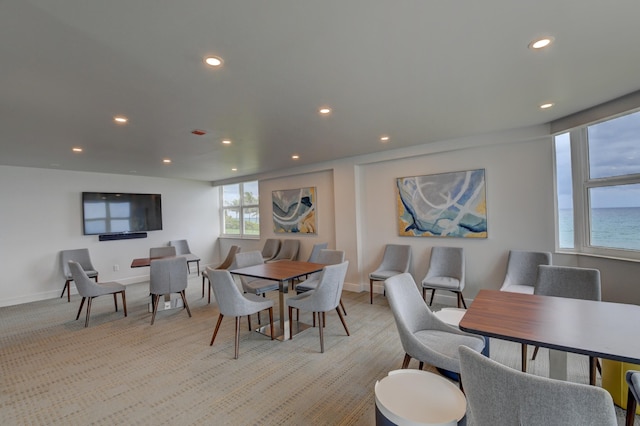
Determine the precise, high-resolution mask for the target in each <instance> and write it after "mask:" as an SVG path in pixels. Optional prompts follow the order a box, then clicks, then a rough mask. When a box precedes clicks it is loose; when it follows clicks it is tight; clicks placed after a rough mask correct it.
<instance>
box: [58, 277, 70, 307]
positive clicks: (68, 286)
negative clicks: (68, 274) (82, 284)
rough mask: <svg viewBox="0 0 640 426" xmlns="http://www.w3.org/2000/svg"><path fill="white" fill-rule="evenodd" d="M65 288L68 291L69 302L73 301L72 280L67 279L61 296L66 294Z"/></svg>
mask: <svg viewBox="0 0 640 426" xmlns="http://www.w3.org/2000/svg"><path fill="white" fill-rule="evenodd" d="M65 290H66V291H67V302H71V280H67V281H65V283H64V287H62V294H61V295H60V298H62V296H64V292H65Z"/></svg>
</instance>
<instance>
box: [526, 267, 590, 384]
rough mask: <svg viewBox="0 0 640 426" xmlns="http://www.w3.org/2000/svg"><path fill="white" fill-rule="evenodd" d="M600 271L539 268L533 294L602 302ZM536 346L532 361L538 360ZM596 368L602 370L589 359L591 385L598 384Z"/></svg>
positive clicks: (572, 268) (574, 268) (573, 268)
mask: <svg viewBox="0 0 640 426" xmlns="http://www.w3.org/2000/svg"><path fill="white" fill-rule="evenodd" d="M600 287H601V286H600V271H599V270H597V269H590V268H576V267H571V266H552V265H540V266H538V280H537V281H536V286H535V287H534V291H533V294H539V295H542V296H554V297H567V298H570V299H584V300H594V301H600V300H602V296H601V289H600ZM537 354H538V347H537V346H536V348H535V350H534V352H533V357H532V359H536V355H537ZM596 368H597V369H598V370H601V367H600V363H599V362H598V359H597V358H595V357H591V356H590V357H589V383H590V384H591V385H595V384H596Z"/></svg>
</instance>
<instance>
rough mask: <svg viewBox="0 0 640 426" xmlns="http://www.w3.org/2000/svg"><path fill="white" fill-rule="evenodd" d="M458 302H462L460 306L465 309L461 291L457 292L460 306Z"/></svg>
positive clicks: (465, 305)
mask: <svg viewBox="0 0 640 426" xmlns="http://www.w3.org/2000/svg"><path fill="white" fill-rule="evenodd" d="M460 302H462V306H463V307H464V308H465V309H467V304H466V303H465V302H464V296H463V295H462V292H458V308H459V307H460Z"/></svg>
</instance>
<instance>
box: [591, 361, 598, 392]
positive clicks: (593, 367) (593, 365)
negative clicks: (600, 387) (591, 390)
mask: <svg viewBox="0 0 640 426" xmlns="http://www.w3.org/2000/svg"><path fill="white" fill-rule="evenodd" d="M597 361H598V358H595V357H592V356H590V357H589V384H590V385H591V386H595V385H596V363H597Z"/></svg>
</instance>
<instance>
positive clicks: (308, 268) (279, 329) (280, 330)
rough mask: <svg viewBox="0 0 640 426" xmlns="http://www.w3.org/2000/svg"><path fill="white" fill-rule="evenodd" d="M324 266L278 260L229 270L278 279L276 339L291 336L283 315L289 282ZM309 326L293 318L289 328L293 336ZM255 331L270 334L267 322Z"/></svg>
mask: <svg viewBox="0 0 640 426" xmlns="http://www.w3.org/2000/svg"><path fill="white" fill-rule="evenodd" d="M325 266H326V265H324V264H322V263H313V262H302V261H296V260H278V261H276V262H271V263H263V264H260V265H254V266H247V267H246V268H239V269H233V270H230V271H229V272H230V273H232V274H234V275H242V276H246V277H254V278H262V279H266V280H273V281H278V283H279V286H278V313H279V315H280V317H279V319H278V320H277V321H275V322H274V326H275V327H274V333H275V334H276V335H275V336H273V337H274V338H276V339H278V340H288V339H290V338H291V336H289V326H288V325H289V320H288V319H287V317H286V316H285V303H286V302H285V296H284V295H285V294H286V293H288V291H289V283H293V280H295V279H296V278H299V277H301V276H304V275H309V274H313V273H314V272H318V271H321V270H322V269H323V268H324V267H325ZM309 327H310V325H308V324H305V323H303V322H300V321H296V320H294V323H293V324H292V327H291V328H292V332H293V335H294V336H295V335H296V334H298V333H299V332H301V331H303V330H305V329H307V328H309ZM257 331H258V332H260V333H262V334H265V335H267V336H270V335H271V334H270V333H271V332H270V327H269V324H267V325H264V326H262V327H260V328H259V329H258V330H257Z"/></svg>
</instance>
